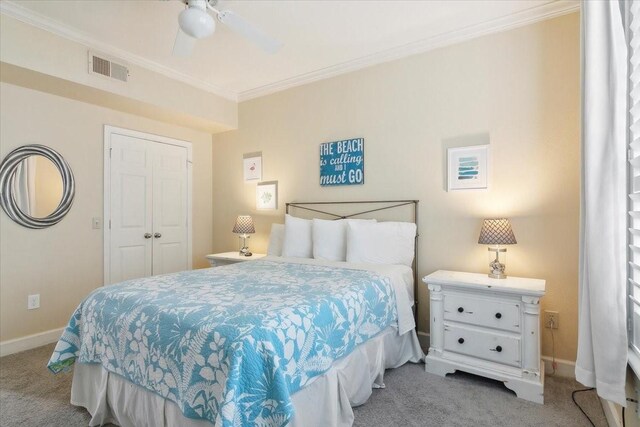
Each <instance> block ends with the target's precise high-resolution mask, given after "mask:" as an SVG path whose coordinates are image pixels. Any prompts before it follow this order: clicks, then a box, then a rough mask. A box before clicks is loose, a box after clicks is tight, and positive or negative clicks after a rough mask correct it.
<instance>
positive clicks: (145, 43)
mask: <svg viewBox="0 0 640 427" xmlns="http://www.w3.org/2000/svg"><path fill="white" fill-rule="evenodd" d="M2 3H4V6H3V10H2V11H3V13H6V12H7V9H8V8H7V6H10V8H11V10H12V13H11V14H12V15H13V16H14V17H15V16H16V15H22V16H23V17H25V16H26V17H28V19H23V20H26V21H28V22H30V23H32V24H33V23H36V24H39V25H40V26H41V27H47V29H49V30H52V29H53V30H54V31H55V32H58V33H59V34H61V35H64V36H67V37H69V35H72V38H75V39H76V40H81V41H84V42H86V43H87V44H94V45H95V46H92V47H94V48H102V50H103V51H104V50H108V51H107V52H104V53H107V54H111V55H114V54H115V55H118V54H121V56H124V59H125V60H129V61H130V62H135V63H137V64H138V65H143V66H147V67H148V68H151V69H155V70H156V71H161V72H164V73H165V74H167V75H169V76H172V77H174V78H179V79H181V80H183V81H189V82H190V83H191V84H193V85H195V86H198V87H201V88H205V89H207V90H210V91H212V92H215V93H218V94H220V95H223V96H226V97H228V98H231V99H238V98H239V99H248V98H251V97H255V96H259V95H262V94H266V93H270V92H274V91H277V90H281V89H284V88H286V87H291V86H294V85H297V84H302V83H305V82H308V81H313V80H317V79H320V78H324V77H327V76H330V75H336V74H339V73H341V72H346V71H350V70H353V69H357V68H362V67H363V66H367V65H372V64H375V63H379V62H383V61H386V60H390V59H395V58H398V57H402V56H406V55H409V54H413V53H417V52H420V51H425V50H428V49H430V48H434V47H437V46H441V45H444V44H449V43H453V42H456V41H459V40H464V39H468V38H471V37H474V36H478V35H481V34H485V33H489V32H493V31H499V30H503V29H507V28H511V27H513V26H518V25H523V24H526V23H528V22H534V21H536V20H540V19H545V18H548V17H552V16H556V15H559V14H563V13H567V12H569V11H572V10H576V9H577V8H578V7H579V3H578V1H575V0H571V1H553V0H493V1H479V0H456V1H452V0H449V1H441V0H427V1H380V0H377V1H355V0H352V1H326V0H325V1H299V0H298V1H283V0H281V1H247V0H244V1H240V0H222V1H221V2H220V4H219V5H218V7H219V8H220V9H230V10H233V11H234V12H236V13H237V14H239V15H241V16H242V17H244V18H245V19H246V20H248V21H250V22H251V23H253V24H255V25H256V26H257V27H259V28H261V29H263V30H264V31H265V32H267V33H268V34H270V35H272V36H273V37H275V38H277V39H279V40H280V41H281V42H283V43H284V47H283V48H282V49H281V50H280V51H279V52H278V53H276V54H275V55H269V54H267V53H264V52H263V51H261V50H260V49H259V48H257V47H255V46H254V45H252V44H251V43H250V42H248V41H246V40H245V39H243V38H242V37H241V36H239V35H237V34H235V33H233V32H231V31H230V30H229V29H228V28H226V27H225V26H224V25H221V24H218V26H217V28H216V31H215V33H214V35H213V36H212V37H210V38H208V39H205V40H201V41H199V42H198V45H197V47H196V50H195V52H194V54H193V55H192V56H191V57H189V58H177V57H173V56H172V55H171V49H172V47H173V42H174V39H175V35H176V31H177V28H178V23H177V17H178V14H179V13H180V11H181V10H182V9H183V8H184V5H183V4H182V3H181V2H180V1H177V0H172V1H139V0H127V1H122V0H114V1H106V0H102V1H82V0H80V1H75V0H64V1H57V0H46V1H34V0H28V1H24V0H12V1H4V0H3V1H2ZM16 11H17V12H16ZM18 17H19V16H18Z"/></svg>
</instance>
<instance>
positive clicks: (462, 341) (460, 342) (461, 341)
mask: <svg viewBox="0 0 640 427" xmlns="http://www.w3.org/2000/svg"><path fill="white" fill-rule="evenodd" d="M458 343H459V344H462V343H464V338H458ZM501 350H502V349H501Z"/></svg>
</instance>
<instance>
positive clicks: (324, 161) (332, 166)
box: [320, 138, 364, 187]
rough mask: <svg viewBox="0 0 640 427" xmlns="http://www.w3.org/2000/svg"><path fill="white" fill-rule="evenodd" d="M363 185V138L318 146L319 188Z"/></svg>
mask: <svg viewBox="0 0 640 427" xmlns="http://www.w3.org/2000/svg"><path fill="white" fill-rule="evenodd" d="M358 184H364V138H354V139H345V140H342V141H334V142H324V143H322V144H320V186H321V187H328V186H335V185H358Z"/></svg>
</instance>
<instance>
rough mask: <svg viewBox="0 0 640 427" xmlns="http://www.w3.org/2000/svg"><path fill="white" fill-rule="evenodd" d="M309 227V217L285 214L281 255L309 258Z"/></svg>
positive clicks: (310, 247)
mask: <svg viewBox="0 0 640 427" xmlns="http://www.w3.org/2000/svg"><path fill="white" fill-rule="evenodd" d="M311 227H312V222H311V220H310V219H301V218H296V217H294V216H291V215H285V217H284V243H283V244H282V256H283V257H297V258H311V257H312V256H313V243H312V242H313V240H312V236H311Z"/></svg>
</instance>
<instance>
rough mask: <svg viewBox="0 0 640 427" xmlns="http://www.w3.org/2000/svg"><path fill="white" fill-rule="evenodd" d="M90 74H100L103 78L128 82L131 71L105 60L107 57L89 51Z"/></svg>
mask: <svg viewBox="0 0 640 427" xmlns="http://www.w3.org/2000/svg"><path fill="white" fill-rule="evenodd" d="M89 74H100V75H101V76H105V77H109V78H112V79H116V80H120V81H121V82H126V81H127V79H128V78H129V69H128V68H127V67H126V66H124V65H122V64H118V63H117V62H114V61H113V60H111V59H107V58H105V55H102V54H100V56H98V54H96V53H94V52H91V51H89Z"/></svg>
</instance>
